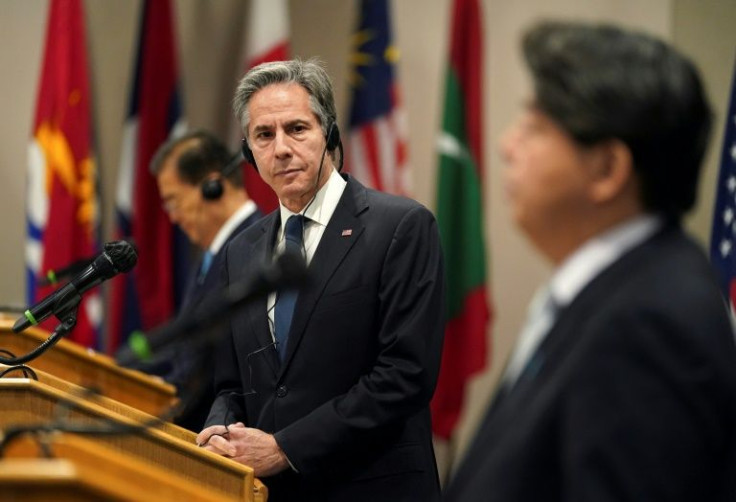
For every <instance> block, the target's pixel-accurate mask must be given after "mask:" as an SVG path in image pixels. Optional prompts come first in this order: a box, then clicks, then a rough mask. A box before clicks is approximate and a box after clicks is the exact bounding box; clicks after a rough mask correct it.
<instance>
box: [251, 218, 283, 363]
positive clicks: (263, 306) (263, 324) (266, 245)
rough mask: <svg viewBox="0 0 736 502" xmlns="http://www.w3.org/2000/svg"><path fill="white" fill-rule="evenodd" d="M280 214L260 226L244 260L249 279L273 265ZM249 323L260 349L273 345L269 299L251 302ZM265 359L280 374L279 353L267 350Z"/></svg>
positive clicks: (263, 221)
mask: <svg viewBox="0 0 736 502" xmlns="http://www.w3.org/2000/svg"><path fill="white" fill-rule="evenodd" d="M279 222H280V218H279V212H278V211H274V212H273V213H272V214H271V215H269V216H267V217H266V218H264V219H263V220H262V221H261V222H260V223H258V224H259V225H261V230H262V232H261V234H260V236H259V237H258V238H257V239H256V240H255V241H253V242H252V243H250V249H249V251H248V257H247V258H246V259H245V260H243V263H247V264H249V266H251V270H250V271H248V273H246V274H244V275H245V276H247V277H251V278H255V275H256V274H257V273H258V268H259V267H260V266H261V264H265V263H271V259H272V256H273V246H274V242H275V240H276V229H277V228H278V227H279ZM247 317H248V322H249V323H250V325H251V326H252V327H253V332H254V333H255V335H256V340H257V343H258V347H260V348H263V347H267V346H269V345H271V344H272V343H273V338H272V337H271V331H270V329H269V323H268V312H267V298H266V297H265V296H264V297H263V298H261V299H259V300H257V301H254V302H251V303H250V305H249V306H248V307H247ZM263 357H264V358H265V359H266V361H268V364H269V366H270V367H271V369H272V370H273V372H274V374H278V372H279V367H280V365H281V364H280V362H279V358H278V353H277V352H276V351H275V350H265V351H264V352H263Z"/></svg>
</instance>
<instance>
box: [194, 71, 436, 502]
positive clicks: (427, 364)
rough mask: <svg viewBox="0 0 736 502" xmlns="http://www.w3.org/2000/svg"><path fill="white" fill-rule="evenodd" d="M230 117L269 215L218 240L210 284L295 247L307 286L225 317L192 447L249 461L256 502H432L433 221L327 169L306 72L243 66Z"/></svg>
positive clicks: (328, 122) (324, 95)
mask: <svg viewBox="0 0 736 502" xmlns="http://www.w3.org/2000/svg"><path fill="white" fill-rule="evenodd" d="M235 112H236V115H237V117H238V118H239V119H240V122H241V124H242V125H243V130H244V132H245V138H246V141H247V144H246V145H245V146H246V151H245V154H246V156H248V157H250V158H251V160H252V161H253V162H254V164H255V166H257V169H258V170H259V173H260V175H261V177H262V178H263V179H264V180H265V182H266V183H268V184H269V185H270V186H271V187H272V188H273V189H274V191H275V192H276V194H277V195H278V198H279V201H280V207H279V209H278V210H276V211H274V212H273V213H272V214H270V215H268V216H266V217H265V218H264V219H263V220H262V221H261V222H259V223H258V224H256V225H254V226H253V227H251V228H249V229H247V230H246V231H245V232H243V233H242V234H240V235H239V236H238V237H237V238H235V239H234V240H233V241H232V242H231V243H230V245H229V246H228V248H227V250H226V254H225V266H224V279H225V281H226V282H227V283H228V284H232V283H235V282H240V281H247V280H248V278H249V277H250V276H251V275H252V274H253V273H254V272H253V270H254V268H255V266H254V265H255V264H263V263H270V262H271V261H272V260H273V258H274V257H275V256H277V255H278V254H280V253H281V252H282V249H288V248H289V247H290V246H291V245H292V242H294V243H295V244H296V248H297V251H296V252H298V253H300V254H301V255H302V256H303V257H304V259H305V260H306V262H307V263H308V272H309V276H310V280H309V282H308V284H307V285H306V286H305V287H303V288H301V289H300V290H298V291H297V292H296V294H297V296H296V302H295V305H294V303H293V296H291V295H292V294H293V293H294V292H289V291H281V292H279V293H278V295H276V294H273V295H270V296H269V298H267V299H266V298H264V299H263V300H262V301H260V302H256V303H255V304H253V305H251V306H249V307H248V308H246V309H244V310H243V311H242V312H240V313H238V314H237V315H236V316H234V317H233V319H232V321H231V323H230V330H229V333H228V336H227V340H226V344H225V346H224V347H223V348H222V350H221V352H220V353H219V354H218V358H217V361H216V365H217V375H216V390H217V393H218V394H217V399H216V401H215V403H214V405H213V407H212V411H211V412H210V416H209V418H208V420H207V424H208V426H209V427H207V428H206V429H205V430H203V431H202V432H201V433H200V434H199V436H198V438H197V441H198V443H199V444H200V445H202V446H204V447H205V448H207V449H208V450H210V451H214V452H217V453H220V454H223V455H227V456H229V457H232V458H234V459H236V460H237V461H239V462H242V463H244V464H247V465H250V466H252V467H253V468H254V470H255V473H256V476H259V477H262V479H263V481H264V483H265V484H266V486H267V487H268V489H269V501H274V502H278V501H283V500H299V501H309V500H324V501H348V500H349V501H369V500H370V501H375V500H392V501H404V500H411V501H431V500H437V499H438V498H439V482H438V476H437V470H436V465H435V459H434V452H433V450H432V443H431V426H430V414H429V401H430V398H431V396H432V393H433V392H434V388H435V384H436V379H437V374H438V370H439V361H440V353H441V348H442V338H443V326H444V312H443V311H444V305H443V302H444V300H443V298H444V277H443V263H442V256H441V250H440V244H439V236H438V232H437V225H436V222H435V220H434V217H433V216H432V214H431V213H430V212H429V211H428V210H427V209H426V208H424V207H422V206H421V205H420V204H418V203H416V202H414V201H412V200H409V199H406V198H401V197H396V196H392V195H387V194H383V193H380V192H376V191H374V190H370V189H367V188H365V187H364V186H362V185H361V184H360V183H358V182H357V181H356V180H355V179H353V178H351V177H349V176H346V175H340V174H339V172H338V169H336V168H335V159H336V154H335V150H336V149H337V148H339V146H340V142H339V133H338V130H337V125H336V113H335V103H334V98H333V93H332V86H331V83H330V81H329V78H328V76H327V74H326V72H325V71H324V69H323V68H322V67H321V66H319V65H318V64H317V63H315V62H312V61H307V62H302V61H298V60H297V61H287V62H278V63H267V64H264V65H261V66H258V67H256V68H254V69H253V70H251V71H250V72H249V73H248V74H247V75H245V77H243V79H242V80H241V82H240V84H239V86H238V90H237V92H236V96H235ZM294 222H296V226H295V225H294ZM289 298H292V300H291V302H292V305H294V306H293V310H292V316H291V319H289V316H288V315H287V316H286V318H285V317H284V314H283V312H284V311H285V310H286V309H285V308H284V307H286V306H287V305H288V303H289ZM226 426H227V427H226Z"/></svg>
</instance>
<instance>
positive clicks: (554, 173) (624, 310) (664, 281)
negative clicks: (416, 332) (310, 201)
mask: <svg viewBox="0 0 736 502" xmlns="http://www.w3.org/2000/svg"><path fill="white" fill-rule="evenodd" d="M524 54H525V57H526V62H527V64H528V66H529V68H530V71H531V74H532V77H533V80H534V91H535V92H534V96H533V98H532V99H531V100H530V102H529V104H528V105H527V107H526V109H525V110H524V111H523V112H522V115H521V117H520V119H519V120H518V122H517V123H516V124H515V125H514V126H512V127H511V128H510V129H509V130H508V131H507V132H506V134H505V136H504V137H503V139H502V142H501V150H502V154H503V157H504V158H505V161H506V163H507V164H508V166H509V167H508V168H507V171H506V173H505V174H506V188H507V194H508V198H509V202H510V206H511V212H512V214H513V217H514V219H515V221H516V223H517V224H518V226H519V227H520V228H521V229H522V230H523V231H524V232H525V233H526V234H527V236H528V237H529V239H530V240H531V242H532V243H533V244H534V246H535V247H537V248H538V249H539V251H540V252H541V253H542V254H543V255H544V256H545V257H546V258H548V259H549V260H550V261H551V262H552V263H553V264H554V265H555V271H554V274H553V276H552V278H551V281H550V282H549V283H548V285H547V286H546V287H545V288H543V289H542V290H541V291H542V292H541V293H540V294H539V295H538V296H537V298H536V299H535V301H534V302H533V305H532V307H531V308H530V313H531V318H530V320H529V322H528V324H527V325H526V326H525V327H524V329H523V330H522V332H521V335H520V337H519V340H518V341H517V345H516V347H515V349H514V351H513V353H512V356H511V358H510V360H509V363H508V365H507V368H506V371H505V374H504V376H503V380H502V383H501V386H500V390H499V391H498V393H497V395H496V396H495V399H494V400H493V401H492V403H491V407H490V409H489V411H488V412H487V415H486V417H485V419H484V420H483V422H482V423H481V425H480V428H479V430H478V432H477V435H476V437H475V439H474V440H473V441H472V443H471V447H470V449H469V451H468V453H467V454H466V456H465V457H464V460H463V461H462V464H461V465H460V467H459V469H458V471H457V473H456V475H455V476H454V478H453V480H452V481H451V483H450V485H449V487H448V488H447V490H446V493H445V500H447V501H448V502H460V501H463V502H465V501H481V500H483V501H486V500H498V501H503V502H514V501H535V502H536V501H545V500H558V501H560V500H565V501H596V502H597V501H642V500H662V501H664V500H666V501H683V502H684V501H694V500H708V501H725V500H736V489H735V483H736V349H735V348H734V337H733V332H732V329H731V324H730V320H729V316H728V313H727V310H726V307H725V303H724V301H723V299H722V297H721V296H720V292H719V290H718V288H717V286H716V281H715V280H714V278H713V277H712V272H711V268H710V265H709V263H708V261H707V259H706V258H705V255H704V254H703V253H702V251H701V250H700V249H699V248H698V246H697V245H696V244H695V243H694V242H693V241H692V240H691V239H690V238H689V237H687V236H686V235H685V234H684V233H683V231H682V229H681V228H680V224H679V222H680V219H681V217H682V215H683V214H684V213H685V212H686V211H688V210H689V209H690V208H691V207H692V206H693V204H694V201H695V194H696V186H697V183H696V182H697V178H698V174H699V170H700V163H701V160H702V156H703V152H704V150H705V147H706V144H707V139H708V135H709V130H710V124H711V115H710V110H709V106H708V103H707V101H706V98H705V96H704V92H703V89H702V85H701V83H700V79H699V76H698V73H697V71H696V69H695V67H694V66H693V65H692V63H691V62H690V61H688V60H687V59H686V58H684V57H683V56H682V55H680V54H678V53H677V52H676V51H675V50H674V49H673V48H671V47H670V46H668V45H667V44H665V43H664V42H662V41H659V40H656V39H654V38H652V37H650V36H647V35H645V34H641V33H635V32H630V31H626V30H623V29H620V28H616V27H612V26H598V25H584V24H575V23H552V22H547V23H542V24H540V25H538V26H536V27H534V28H533V29H532V30H531V31H529V32H528V33H527V35H526V37H525V39H524Z"/></svg>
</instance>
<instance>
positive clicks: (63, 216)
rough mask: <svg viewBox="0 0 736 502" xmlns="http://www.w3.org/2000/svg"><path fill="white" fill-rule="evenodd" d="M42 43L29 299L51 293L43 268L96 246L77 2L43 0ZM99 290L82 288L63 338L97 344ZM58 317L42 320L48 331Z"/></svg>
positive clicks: (31, 184)
mask: <svg viewBox="0 0 736 502" xmlns="http://www.w3.org/2000/svg"><path fill="white" fill-rule="evenodd" d="M49 5H50V7H49V18H48V27H47V31H46V49H45V53H44V60H43V68H42V73H41V83H40V87H39V91H38V101H37V104H36V117H35V120H34V123H33V138H32V139H31V147H30V155H29V165H28V199H27V205H28V207H27V214H28V241H27V246H26V262H27V265H28V279H29V280H28V299H29V303H33V302H35V301H37V300H39V299H41V298H42V297H44V296H46V295H48V294H50V293H51V292H52V288H51V287H40V288H37V287H36V285H37V283H38V280H39V279H40V278H41V277H43V276H45V275H46V274H47V272H49V271H53V270H58V269H60V268H62V267H64V266H66V265H69V264H71V263H72V262H75V261H78V260H80V259H83V258H89V257H91V256H92V255H93V254H94V253H95V251H96V249H97V247H98V246H97V232H98V221H99V218H98V206H97V204H98V202H97V172H96V167H95V161H94V158H93V157H94V154H93V147H92V125H91V112H90V101H91V97H90V89H89V73H88V67H87V47H86V36H85V27H84V26H85V25H84V11H83V6H82V2H81V0H52V1H51V3H50V4H49ZM101 318H102V311H101V302H100V295H99V292H97V291H93V292H88V293H87V294H85V296H84V299H83V300H82V303H81V305H80V307H79V310H78V315H77V325H76V328H75V329H74V330H73V331H72V333H71V336H70V338H71V339H72V340H74V341H76V342H78V343H81V344H83V345H86V346H90V347H92V346H96V344H97V342H98V340H97V337H96V334H97V333H98V331H99V326H100V322H101ZM56 323H58V321H56V320H55V319H50V320H48V321H47V322H46V323H44V327H45V328H47V329H53V327H54V326H55V325H56Z"/></svg>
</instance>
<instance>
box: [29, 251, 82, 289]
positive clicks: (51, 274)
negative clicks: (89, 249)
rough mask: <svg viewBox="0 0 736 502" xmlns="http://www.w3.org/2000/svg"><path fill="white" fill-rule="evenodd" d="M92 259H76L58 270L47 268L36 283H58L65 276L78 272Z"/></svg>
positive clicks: (40, 284) (52, 284)
mask: <svg viewBox="0 0 736 502" xmlns="http://www.w3.org/2000/svg"><path fill="white" fill-rule="evenodd" d="M93 261H94V258H82V259H81V260H76V261H73V262H72V263H70V264H69V265H67V266H66V267H62V268H60V269H58V270H54V269H53V268H51V269H49V271H48V272H46V276H45V277H40V278H39V279H38V283H37V284H38V285H39V286H54V285H56V284H58V283H59V281H61V280H63V279H66V278H67V277H71V276H73V275H77V274H79V273H80V272H81V271H82V270H84V269H85V268H87V267H88V266H89V265H90V264H91V263H92V262H93Z"/></svg>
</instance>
